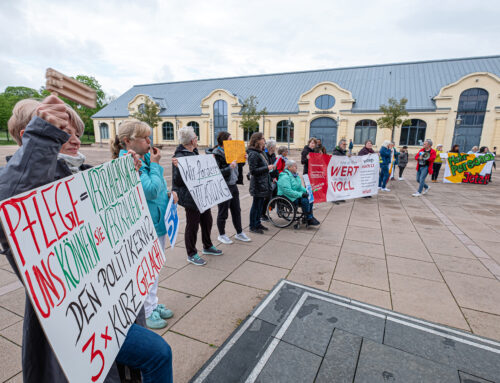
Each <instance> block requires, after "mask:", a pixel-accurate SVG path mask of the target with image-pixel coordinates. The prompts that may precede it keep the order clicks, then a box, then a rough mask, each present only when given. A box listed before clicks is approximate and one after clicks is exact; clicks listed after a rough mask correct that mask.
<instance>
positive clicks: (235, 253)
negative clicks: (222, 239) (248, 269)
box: [204, 244, 257, 272]
mask: <svg viewBox="0 0 500 383" xmlns="http://www.w3.org/2000/svg"><path fill="white" fill-rule="evenodd" d="M231 246H238V249H236V248H234V247H231V248H230V249H227V246H224V247H222V246H220V248H221V250H222V251H224V254H223V255H222V256H221V257H212V256H210V257H209V256H206V257H204V258H205V260H206V261H207V267H209V268H211V269H217V270H222V271H227V272H231V271H233V270H235V269H236V268H237V267H238V266H239V265H241V264H242V263H243V262H245V261H246V260H247V258H248V257H249V256H250V254H251V252H252V251H251V250H252V248H251V247H249V246H244V245H238V244H232V245H231ZM241 249H244V250H243V251H241ZM246 249H248V250H250V251H248V250H246ZM254 250H255V251H257V249H254Z"/></svg>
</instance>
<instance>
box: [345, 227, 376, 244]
mask: <svg viewBox="0 0 500 383" xmlns="http://www.w3.org/2000/svg"><path fill="white" fill-rule="evenodd" d="M345 238H346V239H350V240H351V241H361V242H369V243H375V244H379V245H382V244H383V243H384V241H383V239H382V231H381V230H380V229H369V228H366V227H357V226H349V227H348V228H347V232H346V235H345Z"/></svg>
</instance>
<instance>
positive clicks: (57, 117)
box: [36, 96, 69, 129]
mask: <svg viewBox="0 0 500 383" xmlns="http://www.w3.org/2000/svg"><path fill="white" fill-rule="evenodd" d="M36 115H37V116H38V117H40V118H41V119H42V120H45V121H47V122H48V123H49V124H52V125H54V126H55V127H56V128H59V129H64V128H65V127H67V126H68V123H69V114H68V112H67V109H66V105H65V104H64V102H63V101H61V100H60V99H59V98H57V97H56V96H48V97H46V98H45V100H43V101H42V103H41V104H40V106H39V107H38V108H36Z"/></svg>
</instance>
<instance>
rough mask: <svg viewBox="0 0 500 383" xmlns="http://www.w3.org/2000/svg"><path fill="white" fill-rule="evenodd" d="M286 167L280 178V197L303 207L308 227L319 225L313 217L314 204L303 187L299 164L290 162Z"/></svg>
mask: <svg viewBox="0 0 500 383" xmlns="http://www.w3.org/2000/svg"><path fill="white" fill-rule="evenodd" d="M285 167H286V168H285V170H284V171H283V172H281V174H280V176H279V178H278V195H279V196H284V197H286V198H288V199H289V200H290V201H292V202H293V203H294V204H295V205H296V206H298V205H301V206H302V211H303V212H304V215H305V216H306V218H307V224H308V225H310V226H317V225H319V224H320V223H319V221H318V220H317V219H316V218H314V216H313V212H312V204H311V203H309V194H308V193H307V190H306V188H305V187H304V186H302V180H301V179H300V176H299V174H298V173H297V163H296V162H295V161H293V160H288V161H287V162H286V164H285Z"/></svg>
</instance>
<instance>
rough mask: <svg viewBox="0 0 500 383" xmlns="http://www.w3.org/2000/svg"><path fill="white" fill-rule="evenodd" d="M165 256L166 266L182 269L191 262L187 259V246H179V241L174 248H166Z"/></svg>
mask: <svg viewBox="0 0 500 383" xmlns="http://www.w3.org/2000/svg"><path fill="white" fill-rule="evenodd" d="M182 242H184V241H182ZM165 257H166V258H167V260H166V262H165V266H167V267H171V268H174V269H182V268H183V267H185V266H186V265H188V264H189V263H188V261H187V253H186V248H185V247H178V246H177V243H176V244H175V247H174V248H173V249H172V248H171V247H169V248H167V249H165Z"/></svg>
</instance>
